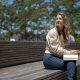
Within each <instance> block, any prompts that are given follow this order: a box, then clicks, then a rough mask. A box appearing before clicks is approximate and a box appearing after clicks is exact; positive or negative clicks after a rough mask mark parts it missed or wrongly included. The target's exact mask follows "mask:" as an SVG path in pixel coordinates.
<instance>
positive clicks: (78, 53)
mask: <svg viewBox="0 0 80 80" xmlns="http://www.w3.org/2000/svg"><path fill="white" fill-rule="evenodd" d="M70 53H71V54H74V55H76V54H77V55H80V50H70Z"/></svg>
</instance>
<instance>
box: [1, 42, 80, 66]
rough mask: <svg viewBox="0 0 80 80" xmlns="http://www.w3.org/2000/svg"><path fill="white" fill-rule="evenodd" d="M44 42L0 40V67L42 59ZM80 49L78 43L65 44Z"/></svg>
mask: <svg viewBox="0 0 80 80" xmlns="http://www.w3.org/2000/svg"><path fill="white" fill-rule="evenodd" d="M45 46H46V42H7V41H6V42H4V41H0V67H6V66H11V65H17V64H22V63H29V62H35V61H40V60H42V56H43V53H44V51H45ZM66 47H68V48H71V49H80V43H72V44H70V45H68V46H66Z"/></svg>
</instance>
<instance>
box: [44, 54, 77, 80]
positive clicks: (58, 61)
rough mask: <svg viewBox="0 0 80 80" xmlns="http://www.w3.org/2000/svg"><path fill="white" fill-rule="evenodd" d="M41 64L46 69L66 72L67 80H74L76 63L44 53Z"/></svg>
mask: <svg viewBox="0 0 80 80" xmlns="http://www.w3.org/2000/svg"><path fill="white" fill-rule="evenodd" d="M43 64H44V66H45V68H46V69H53V70H66V72H67V80H76V74H77V67H76V61H64V60H63V58H62V57H57V56H54V55H51V54H47V53H44V56H43Z"/></svg>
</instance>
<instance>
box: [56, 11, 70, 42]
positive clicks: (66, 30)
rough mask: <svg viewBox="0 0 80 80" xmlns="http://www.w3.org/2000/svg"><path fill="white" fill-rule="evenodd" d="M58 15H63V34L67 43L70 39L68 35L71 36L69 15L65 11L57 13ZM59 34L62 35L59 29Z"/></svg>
mask: <svg viewBox="0 0 80 80" xmlns="http://www.w3.org/2000/svg"><path fill="white" fill-rule="evenodd" d="M57 15H61V16H62V19H63V23H64V25H63V29H62V35H63V39H64V42H65V43H66V42H67V41H68V37H69V34H70V30H71V29H70V23H69V20H68V17H67V15H66V14H64V13H63V12H59V13H57ZM58 34H59V36H60V35H61V33H60V32H59V31H58Z"/></svg>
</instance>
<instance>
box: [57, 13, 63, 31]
mask: <svg viewBox="0 0 80 80" xmlns="http://www.w3.org/2000/svg"><path fill="white" fill-rule="evenodd" d="M56 27H57V28H58V29H59V30H62V28H63V19H62V16H61V15H59V14H58V15H57V16H56Z"/></svg>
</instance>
